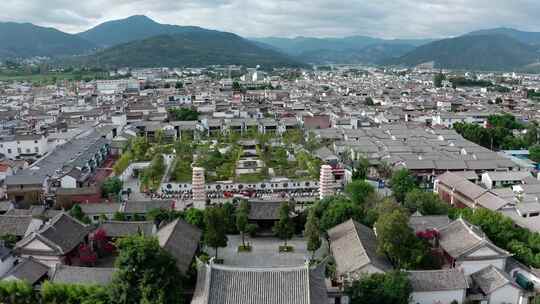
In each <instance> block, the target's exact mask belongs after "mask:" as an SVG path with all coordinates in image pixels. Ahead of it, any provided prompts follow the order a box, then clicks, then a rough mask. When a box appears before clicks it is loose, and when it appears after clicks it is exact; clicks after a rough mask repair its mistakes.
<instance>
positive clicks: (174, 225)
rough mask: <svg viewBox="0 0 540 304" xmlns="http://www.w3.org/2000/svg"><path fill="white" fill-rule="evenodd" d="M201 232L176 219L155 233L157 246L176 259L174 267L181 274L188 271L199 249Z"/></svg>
mask: <svg viewBox="0 0 540 304" xmlns="http://www.w3.org/2000/svg"><path fill="white" fill-rule="evenodd" d="M201 236H202V231H201V230H200V229H199V228H197V227H195V226H192V225H190V224H188V223H186V222H185V221H183V220H181V219H177V220H175V221H173V222H171V223H169V224H167V225H165V226H164V227H162V228H161V229H160V230H159V231H158V232H157V238H158V240H159V245H160V246H161V247H162V248H164V249H165V250H166V251H168V252H169V253H170V254H172V255H173V256H174V257H175V258H176V265H177V266H178V269H179V270H180V271H181V272H182V273H186V272H187V271H188V270H189V267H190V265H191V262H192V261H193V257H194V256H195V253H196V251H197V248H198V247H199V242H200V240H201Z"/></svg>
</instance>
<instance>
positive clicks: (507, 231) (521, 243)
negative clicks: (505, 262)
mask: <svg viewBox="0 0 540 304" xmlns="http://www.w3.org/2000/svg"><path fill="white" fill-rule="evenodd" d="M450 216H451V217H452V218H457V217H459V216H461V217H463V218H464V219H466V220H467V221H469V222H470V223H471V224H473V225H476V226H478V227H480V228H481V229H482V231H483V232H484V233H485V234H486V235H487V237H488V238H489V239H490V240H491V241H493V243H495V245H497V246H499V247H501V248H504V249H506V250H508V251H509V252H511V253H513V254H514V257H515V258H517V259H518V260H520V261H521V262H523V263H525V264H526V265H530V266H532V267H534V268H538V267H540V233H536V232H531V231H530V230H528V229H525V228H521V227H517V226H516V225H515V224H514V222H513V221H512V219H510V218H508V217H506V216H504V215H502V214H500V213H498V212H495V211H491V210H488V209H476V210H474V212H473V210H471V209H453V210H451V212H450Z"/></svg>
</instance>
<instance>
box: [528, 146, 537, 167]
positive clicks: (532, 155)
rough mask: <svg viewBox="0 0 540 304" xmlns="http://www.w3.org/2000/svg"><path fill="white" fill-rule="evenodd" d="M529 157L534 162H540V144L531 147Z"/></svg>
mask: <svg viewBox="0 0 540 304" xmlns="http://www.w3.org/2000/svg"><path fill="white" fill-rule="evenodd" d="M529 158H530V159H531V160H532V161H534V162H537V163H538V162H540V145H534V146H532V147H530V148H529Z"/></svg>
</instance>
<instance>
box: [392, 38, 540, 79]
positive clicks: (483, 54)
mask: <svg viewBox="0 0 540 304" xmlns="http://www.w3.org/2000/svg"><path fill="white" fill-rule="evenodd" d="M539 58H540V53H539V52H538V49H537V48H536V47H534V46H531V45H528V44H524V43H522V42H519V41H517V40H515V39H513V38H510V37H508V36H505V35H500V34H494V35H465V36H461V37H457V38H451V39H443V40H439V41H435V42H432V43H429V44H426V45H423V46H420V47H418V48H416V49H415V50H413V51H411V52H409V53H407V54H406V55H404V56H401V57H399V58H395V59H390V60H387V61H386V62H385V64H387V65H402V66H417V65H419V64H422V63H428V62H433V63H434V67H435V68H448V69H475V70H519V69H522V68H524V67H526V66H529V65H533V64H535V63H537V62H538V59H539Z"/></svg>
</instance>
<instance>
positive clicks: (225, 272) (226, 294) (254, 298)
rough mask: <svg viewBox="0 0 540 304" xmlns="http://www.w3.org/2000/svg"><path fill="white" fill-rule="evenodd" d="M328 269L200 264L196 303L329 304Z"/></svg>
mask: <svg viewBox="0 0 540 304" xmlns="http://www.w3.org/2000/svg"><path fill="white" fill-rule="evenodd" d="M323 271H324V266H323V267H317V268H315V269H310V268H309V266H306V265H304V266H297V267H274V268H236V267H227V266H218V265H199V275H198V281H197V287H196V289H195V294H194V296H193V300H192V301H191V303H192V304H253V303H257V304H292V303H294V304H323V303H324V304H326V303H328V295H327V291H326V286H325V285H324V272H323Z"/></svg>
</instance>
